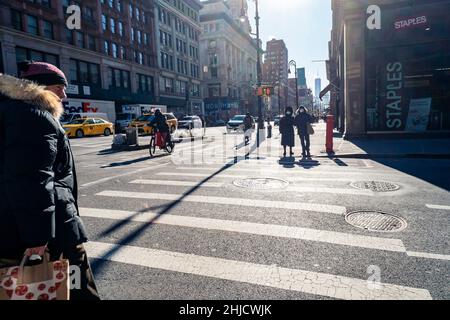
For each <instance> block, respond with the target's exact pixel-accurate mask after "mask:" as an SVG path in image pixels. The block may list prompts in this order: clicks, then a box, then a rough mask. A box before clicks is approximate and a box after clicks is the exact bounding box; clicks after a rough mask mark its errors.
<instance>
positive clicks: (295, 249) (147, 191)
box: [71, 124, 450, 300]
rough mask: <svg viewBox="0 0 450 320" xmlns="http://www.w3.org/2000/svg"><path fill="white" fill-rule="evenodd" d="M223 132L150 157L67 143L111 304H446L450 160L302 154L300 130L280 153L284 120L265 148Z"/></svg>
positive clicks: (106, 141) (96, 143) (97, 142)
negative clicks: (291, 151) (368, 225)
mask: <svg viewBox="0 0 450 320" xmlns="http://www.w3.org/2000/svg"><path fill="white" fill-rule="evenodd" d="M315 128H316V131H318V132H320V131H321V130H324V124H318V125H316V126H315ZM224 133H225V128H223V127H222V128H208V130H207V137H206V138H205V139H204V140H203V141H202V140H197V141H195V142H192V143H191V142H183V143H179V144H177V145H176V147H175V152H174V153H173V155H165V154H164V153H163V152H162V153H161V156H157V157H155V158H153V159H151V158H150V157H149V153H148V150H147V149H142V150H139V151H126V152H125V151H122V152H112V151H111V150H110V147H111V141H112V137H95V138H82V139H72V140H71V145H72V149H73V152H74V156H75V160H76V164H77V174H78V185H79V206H80V214H81V216H82V218H83V221H84V222H85V225H86V228H87V230H88V232H89V235H90V240H91V241H90V242H89V243H87V244H86V248H87V251H88V255H89V257H90V260H91V263H92V267H93V269H94V272H95V276H96V281H97V285H98V287H99V292H100V294H101V297H102V298H103V299H146V300H147V299H148V300H154V299H207V300H215V299H226V300H233V299H270V300H271V299H276V300H284V299H286V300H290V299H449V298H450V281H449V274H450V261H449V260H450V245H449V244H450V234H449V233H448V230H449V227H450V220H449V218H448V217H449V214H450V207H449V206H450V201H449V190H450V183H449V179H448V172H449V169H450V160H434V159H407V158H402V159H394V158H389V159H352V158H345V159H339V158H333V157H332V158H327V157H323V156H324V154H318V153H315V152H313V157H312V159H309V160H301V158H300V157H299V155H300V142H299V141H298V138H297V140H296V147H295V156H296V158H295V160H294V159H292V158H286V159H281V158H280V155H281V154H282V151H281V146H280V137H279V134H278V128H274V135H273V138H272V139H266V140H265V141H264V142H263V143H262V144H261V148H260V150H259V152H258V150H257V149H256V148H254V143H255V134H253V140H252V141H251V142H250V145H249V146H244V145H243V144H242V141H243V136H242V134H224ZM146 139H149V138H148V137H144V138H141V140H140V141H141V143H145V142H146V141H147V140H146ZM317 139H318V138H317ZM317 139H316V140H313V141H312V143H313V148H312V150H315V149H314V144H317V145H318V144H322V142H324V141H321V140H320V141H319V140H317ZM236 146H237V148H236ZM316 149H317V148H316ZM317 150H318V149H317ZM319 156H321V157H319ZM371 181H376V182H384V184H381V183H378V184H377V183H372V184H370V182H371ZM358 182H368V184H366V185H369V186H370V185H372V186H376V188H378V191H385V192H376V191H372V190H369V189H361V188H356V187H354V186H355V184H358ZM386 182H387V183H386ZM352 185H353V186H352ZM387 189H390V190H393V191H387ZM355 211H376V212H382V213H385V214H391V215H394V216H396V217H400V218H401V220H398V222H395V223H394V222H392V220H383V221H382V222H379V223H375V222H374V223H373V224H372V226H375V225H376V227H377V228H379V229H383V228H384V229H390V228H391V229H396V228H397V227H398V230H397V231H395V232H387V231H384V232H380V231H378V232H377V231H370V230H366V229H363V228H359V227H356V226H354V225H351V224H350V223H348V222H347V221H346V220H348V221H354V222H355V221H356V222H359V223H365V222H367V221H365V219H366V220H368V219H369V218H364V217H363V218H359V219H358V218H354V219H352V217H353V216H349V217H348V218H347V219H346V214H347V213H351V212H355ZM378 218H380V216H378ZM369 220H370V219H369ZM374 221H376V218H375V220H374Z"/></svg>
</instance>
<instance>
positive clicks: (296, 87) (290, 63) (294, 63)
mask: <svg viewBox="0 0 450 320" xmlns="http://www.w3.org/2000/svg"><path fill="white" fill-rule="evenodd" d="M289 66H294V68H295V103H296V104H297V109H298V107H299V105H298V78H297V62H295V60H291V61H289ZM289 73H291V69H290V68H289Z"/></svg>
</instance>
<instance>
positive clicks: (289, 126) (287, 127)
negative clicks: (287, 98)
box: [280, 107, 295, 157]
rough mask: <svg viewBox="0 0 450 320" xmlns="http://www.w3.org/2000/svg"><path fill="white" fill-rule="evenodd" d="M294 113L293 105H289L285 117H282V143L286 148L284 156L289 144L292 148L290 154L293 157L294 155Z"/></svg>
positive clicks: (284, 148)
mask: <svg viewBox="0 0 450 320" xmlns="http://www.w3.org/2000/svg"><path fill="white" fill-rule="evenodd" d="M293 113H294V110H293V109H292V108H291V107H287V108H286V112H285V114H284V117H283V118H281V119H280V133H281V145H282V146H283V150H284V152H283V157H286V147H287V146H289V149H290V156H291V157H292V156H293V155H294V153H293V152H292V148H293V147H294V146H295V133H294V117H293V116H292V115H293Z"/></svg>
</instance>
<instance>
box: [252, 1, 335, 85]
mask: <svg viewBox="0 0 450 320" xmlns="http://www.w3.org/2000/svg"><path fill="white" fill-rule="evenodd" d="M247 2H248V5H249V13H248V14H249V18H250V20H251V23H252V28H253V32H256V29H255V19H254V18H255V6H254V0H247ZM259 11H260V12H259V15H260V17H261V20H260V37H261V40H262V41H263V44H264V48H265V43H266V42H267V41H268V40H270V38H276V39H283V40H284V41H285V43H286V46H287V48H288V50H289V60H291V59H294V60H295V61H296V62H297V67H305V68H306V80H307V83H308V87H310V88H312V89H313V92H314V79H315V78H316V77H317V72H319V76H320V78H322V88H324V87H325V85H327V84H328V80H327V77H326V68H325V62H320V63H313V62H311V61H312V60H326V59H328V41H329V40H330V31H331V0H259ZM291 77H292V78H293V77H294V70H293V68H292V73H291Z"/></svg>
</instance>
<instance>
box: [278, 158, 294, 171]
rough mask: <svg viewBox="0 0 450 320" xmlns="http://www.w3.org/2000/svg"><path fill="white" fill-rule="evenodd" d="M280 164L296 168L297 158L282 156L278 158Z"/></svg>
mask: <svg viewBox="0 0 450 320" xmlns="http://www.w3.org/2000/svg"><path fill="white" fill-rule="evenodd" d="M278 164H279V165H281V166H283V167H284V168H289V169H291V168H295V158H294V157H282V158H280V160H278Z"/></svg>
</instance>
